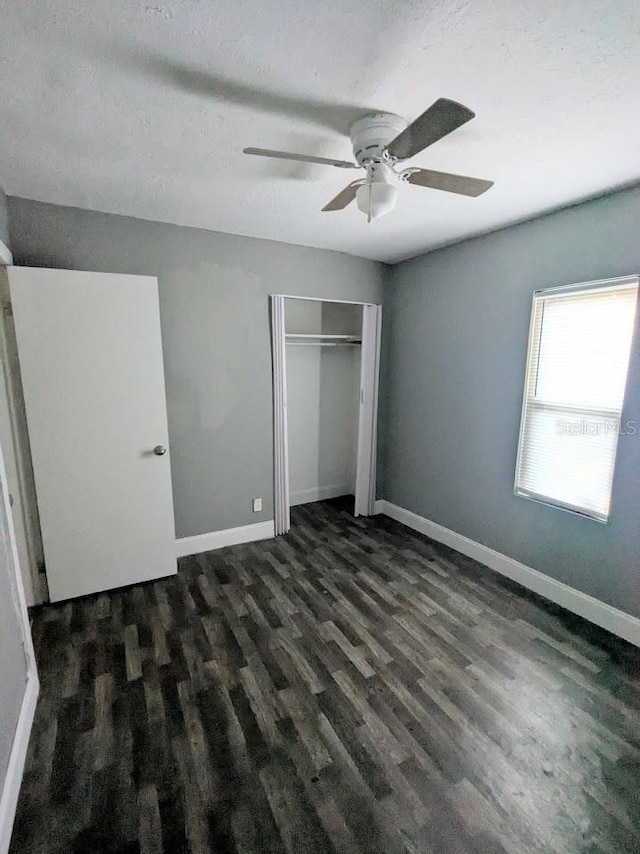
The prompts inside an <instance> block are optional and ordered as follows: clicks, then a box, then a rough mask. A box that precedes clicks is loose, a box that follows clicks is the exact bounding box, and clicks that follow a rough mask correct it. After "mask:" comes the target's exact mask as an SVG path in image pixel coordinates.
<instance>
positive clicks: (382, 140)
mask: <svg viewBox="0 0 640 854" xmlns="http://www.w3.org/2000/svg"><path fill="white" fill-rule="evenodd" d="M406 127H407V122H406V121H405V119H403V118H401V117H400V116H396V115H394V114H393V113H373V114H372V115H369V116H364V118H362V119H358V121H357V122H354V123H353V124H352V125H351V131H350V135H351V143H352V144H353V156H354V157H355V160H356V163H357V164H358V165H359V166H366V164H367V162H370V161H372V160H380V159H381V158H382V157H383V153H384V150H385V148H386V147H387V145H389V143H390V142H391V140H392V139H395V138H396V136H398V134H399V133H401V132H402V131H403V130H404V129H405V128H406Z"/></svg>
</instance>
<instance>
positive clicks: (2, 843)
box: [0, 672, 39, 854]
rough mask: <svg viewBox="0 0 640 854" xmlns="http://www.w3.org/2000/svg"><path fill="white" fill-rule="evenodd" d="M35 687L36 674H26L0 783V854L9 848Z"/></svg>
mask: <svg viewBox="0 0 640 854" xmlns="http://www.w3.org/2000/svg"><path fill="white" fill-rule="evenodd" d="M38 689H39V686H38V677H37V676H36V674H35V672H34V673H32V674H30V675H29V676H28V677H27V684H26V688H25V692H24V697H23V698H22V706H21V708H20V717H19V718H18V725H17V727H16V732H15V736H14V738H13V745H12V747H11V754H10V755H9V764H8V766H7V774H6V777H5V779H4V786H3V787H2V796H1V797H0V854H7V851H8V850H9V843H10V841H11V831H12V830H13V820H14V817H15V813H16V805H17V803H18V795H19V794H20V785H21V784H22V774H23V771H24V763H25V759H26V758H27V749H28V747H29V736H30V735H31V726H32V724H33V716H34V714H35V711H36V704H37V702H38Z"/></svg>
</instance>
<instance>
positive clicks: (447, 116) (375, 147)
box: [244, 98, 493, 222]
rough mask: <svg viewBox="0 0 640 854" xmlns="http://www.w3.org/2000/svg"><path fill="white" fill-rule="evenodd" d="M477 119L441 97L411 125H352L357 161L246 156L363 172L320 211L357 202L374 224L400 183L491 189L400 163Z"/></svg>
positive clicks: (383, 116) (389, 121)
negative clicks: (273, 158)
mask: <svg viewBox="0 0 640 854" xmlns="http://www.w3.org/2000/svg"><path fill="white" fill-rule="evenodd" d="M474 117H475V113H474V112H473V111H472V110H470V109H469V108H468V107H465V106H463V104H458V103H457V102H456V101H450V100H448V99H447V98H439V99H438V100H437V101H436V102H435V103H433V104H432V105H431V106H430V107H429V108H428V109H427V110H425V112H424V113H422V115H421V116H418V118H417V119H416V120H415V121H414V122H412V123H411V124H408V123H407V122H406V121H405V120H404V119H402V118H400V116H396V115H394V114H393V113H373V114H371V115H368V116H365V117H364V118H362V119H359V120H358V121H357V122H354V124H353V125H351V130H350V135H351V142H352V144H353V156H354V159H355V161H356V162H355V163H351V162H349V161H347V160H333V159H331V158H327V157H313V156H311V155H307V154H291V153H289V152H287V151H272V150H270V149H267V148H245V149H244V153H245V154H256V155H258V156H260V157H275V158H278V159H281V160H302V161H304V162H305V163H321V164H324V165H325V166H335V167H337V168H338V169H365V170H366V177H365V178H360V179H359V180H357V181H352V182H351V184H348V185H347V186H346V187H345V188H344V190H341V191H340V192H339V193H338V195H337V196H336V197H335V199H332V200H331V201H330V202H329V203H328V204H327V205H325V206H324V207H323V208H322V210H323V211H341V210H343V209H344V208H346V207H347V205H349V204H351V202H352V201H353V200H354V199H355V200H356V202H357V205H358V208H359V209H360V210H361V211H362V212H363V213H365V214H367V220H368V222H371V220H372V219H377V218H378V217H381V216H383V215H384V214H386V213H389V212H390V211H392V210H393V209H394V207H395V206H396V201H397V199H398V187H397V185H398V184H414V185H415V186H417V187H429V188H431V189H434V190H444V191H445V192H447V193H458V194H459V195H462V196H479V195H481V194H482V193H484V192H486V191H487V190H488V189H489V188H490V187H492V186H493V181H484V180H482V179H480V178H468V177H466V176H465V175H451V174H450V173H448V172H434V171H433V170H431V169H420V168H419V167H415V166H410V167H408V168H406V169H402V168H399V167H398V164H399V163H400V162H401V161H403V160H408V159H409V158H410V157H413V156H414V155H416V154H418V153H419V152H421V151H422V150H423V149H425V148H427V146H429V145H432V144H433V143H434V142H437V141H438V140H439V139H442V137H444V136H446V135H447V134H449V133H451V132H452V131H454V130H456V129H457V128H459V127H461V126H462V125H463V124H466V122H468V121H470V120H471V119H473V118H474Z"/></svg>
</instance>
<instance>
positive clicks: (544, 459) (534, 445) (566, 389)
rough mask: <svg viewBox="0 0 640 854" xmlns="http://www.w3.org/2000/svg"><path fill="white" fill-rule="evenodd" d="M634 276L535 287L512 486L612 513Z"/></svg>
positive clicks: (565, 504)
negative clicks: (565, 285)
mask: <svg viewBox="0 0 640 854" xmlns="http://www.w3.org/2000/svg"><path fill="white" fill-rule="evenodd" d="M637 293H638V277H637V276H630V277H627V278H624V279H611V280H608V281H604V282H593V283H590V284H585V285H573V286H570V287H567V288H553V289H550V290H545V291H537V292H536V293H535V294H534V297H533V310H532V314H531V328H530V331H529V353H528V359H527V373H526V378H525V390H524V401H523V410H522V424H521V428H520V443H519V448H518V461H517V466H516V486H515V491H516V495H520V496H523V497H526V498H533V499H535V500H538V501H543V502H545V503H547V504H553V505H555V506H558V507H562V508H564V509H566V510H573V511H575V512H577V513H582V514H584V515H586V516H590V517H591V518H594V519H598V520H599V521H601V522H606V521H607V520H608V518H609V502H610V497H611V484H612V481H613V471H614V466H615V459H616V449H617V446H618V435H619V433H620V432H621V431H622V430H628V431H634V430H635V429H636V428H635V425H625V424H622V421H621V416H622V406H623V402H624V391H625V385H626V381H627V370H628V365H629V355H630V352H631V345H632V340H633V330H634V325H635V314H636V301H637Z"/></svg>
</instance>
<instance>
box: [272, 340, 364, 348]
mask: <svg viewBox="0 0 640 854" xmlns="http://www.w3.org/2000/svg"><path fill="white" fill-rule="evenodd" d="M361 344H362V341H287V347H359V346H360V345H361Z"/></svg>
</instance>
